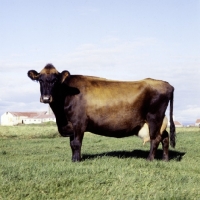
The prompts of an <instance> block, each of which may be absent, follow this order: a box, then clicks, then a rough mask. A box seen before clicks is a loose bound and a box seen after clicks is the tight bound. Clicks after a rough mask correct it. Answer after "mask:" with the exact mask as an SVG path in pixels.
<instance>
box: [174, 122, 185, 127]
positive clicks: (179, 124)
mask: <svg viewBox="0 0 200 200" xmlns="http://www.w3.org/2000/svg"><path fill="white" fill-rule="evenodd" d="M174 125H175V127H183V125H182V124H181V123H180V122H178V121H174Z"/></svg>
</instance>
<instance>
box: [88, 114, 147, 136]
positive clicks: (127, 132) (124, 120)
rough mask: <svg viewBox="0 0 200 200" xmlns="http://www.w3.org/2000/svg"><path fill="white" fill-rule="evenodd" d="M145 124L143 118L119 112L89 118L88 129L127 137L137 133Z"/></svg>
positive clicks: (106, 134) (103, 133)
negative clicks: (119, 113)
mask: <svg viewBox="0 0 200 200" xmlns="http://www.w3.org/2000/svg"><path fill="white" fill-rule="evenodd" d="M143 124H144V122H143V120H141V119H140V118H137V120H134V116H133V115H132V116H131V115H128V113H127V114H126V115H118V114H117V113H113V114H109V115H102V116H99V115H98V116H96V117H93V118H89V120H88V127H87V131H89V132H92V133H94V134H98V135H103V136H108V137H117V138H121V137H127V136H132V135H137V134H138V131H139V130H140V129H141V127H142V125H143Z"/></svg>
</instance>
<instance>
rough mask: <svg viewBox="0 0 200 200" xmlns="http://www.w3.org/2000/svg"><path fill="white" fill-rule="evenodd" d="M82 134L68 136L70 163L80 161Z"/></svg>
mask: <svg viewBox="0 0 200 200" xmlns="http://www.w3.org/2000/svg"><path fill="white" fill-rule="evenodd" d="M83 135H84V134H79V135H77V136H75V135H74V136H70V146H71V149H72V161H73V162H79V161H81V146H82V140H83Z"/></svg>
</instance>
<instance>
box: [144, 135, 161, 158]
mask: <svg viewBox="0 0 200 200" xmlns="http://www.w3.org/2000/svg"><path fill="white" fill-rule="evenodd" d="M160 141H161V135H160V134H158V135H157V137H156V138H155V139H151V142H150V152H149V156H148V158H147V160H150V161H151V160H153V159H154V157H155V154H156V151H157V149H158V146H159V144H160Z"/></svg>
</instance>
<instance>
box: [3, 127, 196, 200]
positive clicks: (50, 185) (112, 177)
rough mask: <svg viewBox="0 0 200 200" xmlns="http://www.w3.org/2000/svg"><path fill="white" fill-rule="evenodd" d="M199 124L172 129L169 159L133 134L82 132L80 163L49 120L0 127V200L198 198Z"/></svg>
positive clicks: (186, 199)
mask: <svg viewBox="0 0 200 200" xmlns="http://www.w3.org/2000/svg"><path fill="white" fill-rule="evenodd" d="M199 143H200V129H199V128H178V129H177V146H176V149H170V162H163V161H162V160H160V159H161V157H162V151H161V147H159V150H158V152H157V156H156V159H155V160H154V161H153V162H148V161H146V157H147V156H148V152H149V143H147V144H146V145H145V146H143V145H142V140H141V139H139V138H137V137H129V138H123V139H115V138H106V137H102V136H97V135H94V134H91V133H86V134H85V137H84V140H83V147H82V156H83V161H82V162H80V163H72V162H71V149H70V146H69V139H68V138H62V137H59V136H58V133H57V128H56V126H55V125H54V124H46V125H26V126H25V125H24V126H15V127H3V126H0V199H3V200H4V199H5V200H7V199H8V200H12V199H14V200H15V199H35V200H38V199H69V200H70V199H73V200H74V199H77V200H79V199H80V200H82V199H93V200H96V199H97V200H98V199H99V200H100V199H101V200H102V199H106V200H107V199H108V200H118V199H119V200H126V199H127V200H129V199H130V200H132V199H142V200H147V199H156V200H158V199H166V200H168V199H171V200H172V199H181V200H182V199H185V200H189V199H192V200H194V199H200V167H199V165H200V145H199Z"/></svg>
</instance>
